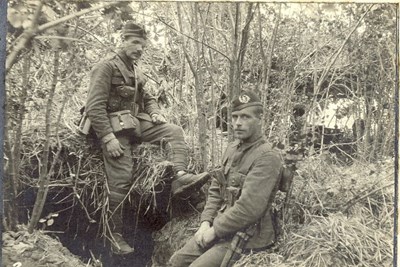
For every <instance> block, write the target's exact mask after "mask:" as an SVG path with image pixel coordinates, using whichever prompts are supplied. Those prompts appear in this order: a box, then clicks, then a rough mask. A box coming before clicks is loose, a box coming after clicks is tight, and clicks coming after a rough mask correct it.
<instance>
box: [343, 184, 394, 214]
mask: <svg viewBox="0 0 400 267" xmlns="http://www.w3.org/2000/svg"><path fill="white" fill-rule="evenodd" d="M393 185H394V182H393V183H390V184H388V185H384V186H382V187H380V188H378V189H375V190H373V191H371V192H369V193H367V194H365V195H363V196H362V197H355V198H353V199H351V200H349V201H348V202H347V203H346V204H345V205H344V207H345V208H344V210H343V211H344V212H347V211H348V210H349V209H350V208H351V207H352V206H354V204H356V203H357V202H359V201H360V200H363V199H365V198H367V197H369V196H371V195H373V194H375V193H376V192H378V191H380V190H383V189H385V188H387V187H390V186H393Z"/></svg>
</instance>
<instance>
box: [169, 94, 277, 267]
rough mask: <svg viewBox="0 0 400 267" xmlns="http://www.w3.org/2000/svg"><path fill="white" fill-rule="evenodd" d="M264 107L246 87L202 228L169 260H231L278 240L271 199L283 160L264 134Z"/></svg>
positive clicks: (194, 264) (197, 266)
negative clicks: (233, 137)
mask: <svg viewBox="0 0 400 267" xmlns="http://www.w3.org/2000/svg"><path fill="white" fill-rule="evenodd" d="M262 112H263V109H262V104H261V101H260V99H259V97H258V96H257V95H255V94H254V93H253V92H250V91H248V92H246V91H244V92H242V93H241V94H240V95H239V97H237V98H236V99H234V101H233V102H232V124H233V129H234V133H235V137H236V139H237V140H236V141H235V142H233V143H230V144H229V145H228V148H227V150H226V151H225V154H224V157H223V159H222V168H221V169H220V171H216V172H214V174H213V175H212V176H213V180H212V183H211V186H210V188H209V191H208V199H207V203H206V205H205V208H204V210H203V212H202V214H201V224H200V227H199V229H198V231H197V232H196V234H195V235H194V237H193V238H192V239H190V240H189V241H188V242H187V243H186V244H185V246H184V247H183V248H181V249H180V250H179V251H177V252H176V253H175V254H174V255H172V257H171V259H170V262H169V264H170V265H172V266H174V267H183V266H191V267H204V266H207V267H219V266H231V265H230V264H232V263H233V262H235V261H236V260H237V259H238V256H240V252H241V251H242V250H243V251H244V252H246V250H247V251H249V250H253V251H254V250H261V249H265V248H267V247H270V246H271V245H273V244H274V242H275V231H276V230H275V229H274V224H273V222H272V216H271V203H272V201H273V200H274V197H275V194H276V192H277V190H278V188H279V183H280V179H281V173H282V171H283V165H282V162H281V158H280V155H279V153H278V152H277V151H275V150H273V149H272V146H271V145H270V144H268V143H267V142H266V141H265V140H264V137H263V135H262V131H261V123H262V120H261V117H262ZM232 240H237V241H236V242H232ZM231 244H232V245H234V248H231ZM233 249H234V251H232V250H233ZM228 252H233V254H232V253H231V254H229V253H228ZM227 256H228V257H227Z"/></svg>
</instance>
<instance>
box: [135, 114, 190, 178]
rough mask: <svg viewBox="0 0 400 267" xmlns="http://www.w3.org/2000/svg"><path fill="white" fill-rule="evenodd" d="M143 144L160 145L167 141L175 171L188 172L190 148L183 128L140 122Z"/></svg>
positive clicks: (168, 124)
mask: <svg viewBox="0 0 400 267" xmlns="http://www.w3.org/2000/svg"><path fill="white" fill-rule="evenodd" d="M140 127H141V129H142V136H141V138H140V140H141V141H143V142H149V143H158V142H161V141H166V143H167V146H168V148H169V152H170V153H169V157H170V161H171V162H172V163H173V164H174V167H173V168H174V171H175V172H178V171H181V170H186V168H187V165H188V148H187V146H186V143H185V139H184V136H183V130H182V128H181V127H179V126H177V125H174V124H170V123H163V124H154V123H152V122H149V121H140Z"/></svg>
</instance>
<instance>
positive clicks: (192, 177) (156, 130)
mask: <svg viewBox="0 0 400 267" xmlns="http://www.w3.org/2000/svg"><path fill="white" fill-rule="evenodd" d="M140 126H141V129H142V136H141V140H142V141H144V142H151V143H154V142H160V141H162V140H164V141H166V142H167V145H168V148H169V157H170V160H171V161H172V163H173V168H174V171H175V174H176V175H175V177H174V180H173V181H172V184H171V192H172V195H173V196H174V197H178V196H180V197H187V196H189V195H191V194H192V193H193V192H194V191H195V190H197V189H199V188H200V187H201V186H203V184H205V183H206V182H207V180H208V179H209V178H210V176H209V174H208V173H200V174H192V173H187V172H186V169H187V165H188V148H187V146H186V143H185V140H184V136H183V129H182V128H181V127H179V126H177V125H174V124H169V123H164V124H159V125H156V124H154V123H151V122H148V121H141V122H140Z"/></svg>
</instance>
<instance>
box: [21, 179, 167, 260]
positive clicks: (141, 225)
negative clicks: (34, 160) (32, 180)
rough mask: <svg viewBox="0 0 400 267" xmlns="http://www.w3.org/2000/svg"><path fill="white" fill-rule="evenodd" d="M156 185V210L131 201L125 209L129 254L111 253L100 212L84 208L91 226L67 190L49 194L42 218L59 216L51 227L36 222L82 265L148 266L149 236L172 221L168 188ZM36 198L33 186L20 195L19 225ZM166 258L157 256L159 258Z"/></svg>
mask: <svg viewBox="0 0 400 267" xmlns="http://www.w3.org/2000/svg"><path fill="white" fill-rule="evenodd" d="M157 186H159V185H157ZM157 186H156V188H155V190H157V191H158V192H159V193H158V194H156V195H155V197H156V203H157V207H154V206H149V205H145V204H146V203H142V204H143V205H141V207H142V208H139V210H138V208H137V207H136V205H135V204H134V203H133V202H134V201H131V202H128V203H127V204H126V205H125V206H124V209H123V212H124V233H123V234H124V237H125V240H126V241H127V242H128V243H129V245H131V246H133V247H134V248H135V252H134V253H132V254H129V255H124V256H120V255H113V254H112V253H111V249H110V245H109V243H108V242H107V241H106V239H105V238H104V237H103V236H102V224H101V223H100V221H101V218H100V217H101V214H100V212H96V213H91V212H92V211H93V210H92V209H93V207H92V208H90V207H87V209H88V211H89V213H91V218H92V219H94V221H95V222H93V223H91V222H90V221H89V219H88V218H87V215H86V212H85V210H84V209H83V208H81V206H80V205H79V204H77V203H75V205H73V201H74V200H73V197H72V193H73V192H72V189H70V188H66V189H61V190H57V191H56V190H50V191H49V194H48V197H47V201H46V204H45V206H44V209H43V212H42V218H43V217H45V216H46V215H48V214H55V213H56V214H58V216H57V217H55V218H54V223H53V224H52V225H51V226H47V225H46V223H39V225H38V228H42V229H43V230H46V231H47V232H48V234H49V235H51V236H53V237H55V238H57V239H59V240H60V242H61V243H62V245H63V246H65V247H66V248H68V249H69V250H70V251H71V253H73V254H74V255H76V256H78V257H80V258H81V260H82V261H83V262H85V263H87V262H88V261H89V260H90V259H91V262H93V259H97V260H99V261H100V262H101V263H102V264H103V265H102V266H104V267H125V266H138V267H139V266H140V267H144V266H151V259H152V256H153V251H154V247H155V243H154V241H153V238H152V234H153V233H154V232H155V231H158V230H160V229H161V228H162V227H163V226H164V225H165V224H166V223H167V222H168V221H169V220H170V219H171V218H172V213H171V209H170V208H169V207H168V204H169V195H170V194H169V190H170V188H165V185H164V188H163V189H164V190H161V188H157ZM35 198H36V190H35V189H34V188H32V187H30V188H27V189H26V190H24V191H23V193H22V194H20V196H19V199H18V202H19V217H20V218H19V219H20V222H21V223H27V222H28V214H29V212H31V211H32V209H33V205H34V201H35ZM161 252H162V251H161ZM158 253H160V251H159V252H158ZM165 256H166V255H159V257H160V258H163V257H165ZM93 257H94V258H93Z"/></svg>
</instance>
